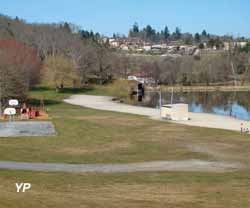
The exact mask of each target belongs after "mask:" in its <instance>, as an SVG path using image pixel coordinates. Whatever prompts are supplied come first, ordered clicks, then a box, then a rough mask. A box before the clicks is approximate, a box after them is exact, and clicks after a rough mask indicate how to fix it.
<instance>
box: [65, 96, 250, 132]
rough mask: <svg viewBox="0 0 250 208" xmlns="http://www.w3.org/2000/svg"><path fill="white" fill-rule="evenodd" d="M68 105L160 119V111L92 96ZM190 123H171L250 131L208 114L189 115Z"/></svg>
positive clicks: (247, 124)
mask: <svg viewBox="0 0 250 208" xmlns="http://www.w3.org/2000/svg"><path fill="white" fill-rule="evenodd" d="M64 101H65V102H67V103H70V104H74V105H80V106H84V107H88V108H93V109H98V110H108V111H115V112H122V113H131V114H137V115H144V116H149V117H151V118H153V119H161V118H160V110H159V109H154V108H148V107H140V106H132V105H126V104H123V103H118V102H113V101H112V98H111V97H107V96H92V95H73V96H71V97H70V98H68V99H66V100H64ZM189 117H190V120H189V121H171V122H175V123H179V124H185V125H190V126H199V127H208V128H218V129H226V130H235V131H240V128H241V123H243V126H244V127H247V128H249V129H250V121H241V120H238V119H235V118H232V117H229V116H220V115H214V114H208V113H191V112H190V113H189Z"/></svg>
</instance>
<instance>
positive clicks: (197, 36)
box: [194, 33, 200, 43]
mask: <svg viewBox="0 0 250 208" xmlns="http://www.w3.org/2000/svg"><path fill="white" fill-rule="evenodd" d="M194 41H195V42H196V43H200V35H199V33H195V35H194Z"/></svg>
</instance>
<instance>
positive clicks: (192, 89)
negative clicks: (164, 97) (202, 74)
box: [146, 85, 250, 92]
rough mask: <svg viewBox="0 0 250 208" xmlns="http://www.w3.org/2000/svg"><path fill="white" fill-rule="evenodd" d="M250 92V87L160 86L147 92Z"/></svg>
mask: <svg viewBox="0 0 250 208" xmlns="http://www.w3.org/2000/svg"><path fill="white" fill-rule="evenodd" d="M172 89H173V91H174V92H216V91H218V92H231V91H235V92H250V85H247V86H225V85H224V86H163V85H162V86H158V87H146V90H147V91H159V90H162V91H167V92H172Z"/></svg>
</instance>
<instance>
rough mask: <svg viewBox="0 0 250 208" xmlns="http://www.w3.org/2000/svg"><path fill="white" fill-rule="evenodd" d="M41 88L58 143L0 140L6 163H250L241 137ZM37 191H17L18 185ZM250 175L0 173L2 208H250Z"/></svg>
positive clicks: (37, 95) (35, 95)
mask: <svg viewBox="0 0 250 208" xmlns="http://www.w3.org/2000/svg"><path fill="white" fill-rule="evenodd" d="M78 93H86V94H96V95H97V94H98V95H100V94H101V93H106V90H105V89H101V88H100V89H93V90H71V89H65V90H64V92H63V93H55V91H54V90H51V89H46V88H39V89H35V90H33V91H32V92H31V93H30V97H32V101H33V102H38V101H39V100H40V99H41V98H44V99H45V105H46V109H47V111H48V112H49V114H50V116H51V118H52V121H53V123H54V124H55V126H56V129H57V131H58V135H57V136H56V137H44V138H43V137H40V138H32V137H24V138H23V137H22V138H21V137H20V138H0V160H14V161H29V162H65V163H125V162H126V163H127V162H139V161H151V160H182V159H206V160H220V161H237V162H241V163H243V164H245V165H249V164H250V153H249V149H250V138H249V136H248V135H243V134H240V133H237V132H231V131H224V130H217V129H206V128H197V127H189V126H182V125H177V124H172V123H168V122H160V121H153V120H150V119H148V118H145V117H142V116H134V115H127V114H121V113H113V112H105V111H97V110H92V109H86V108H82V107H78V106H73V105H69V104H66V103H63V102H62V99H63V98H66V97H68V96H69V95H71V94H78ZM21 182H28V183H31V184H32V188H31V190H29V191H27V192H25V193H16V187H15V183H21ZM249 194H250V177H249V172H234V173H217V174H212V173H186V172H152V173H143V172H140V173H129V174H128V173H127V174H94V173H91V174H65V173H45V172H43V173H42V172H41V173H40V172H30V171H12V170H0V202H1V203H0V208H5V207H9V208H15V207H18V208H26V207H39V208H40V207H44V208H45V207H46V208H47V207H58V208H59V207H60V208H64V207H65V208H66V207H138V208H139V207H143V208H145V207H150V208H151V207H177V208H202V207H204V208H210V207H214V208H215V207H216V208H224V207H229V208H234V207H239V208H245V207H249V206H250V200H249Z"/></svg>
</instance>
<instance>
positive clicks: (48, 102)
mask: <svg viewBox="0 0 250 208" xmlns="http://www.w3.org/2000/svg"><path fill="white" fill-rule="evenodd" d="M28 103H29V105H31V106H40V105H41V99H36V98H30V99H29V100H28ZM43 103H44V105H45V106H48V105H58V104H60V103H61V101H57V100H47V99H44V100H43Z"/></svg>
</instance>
